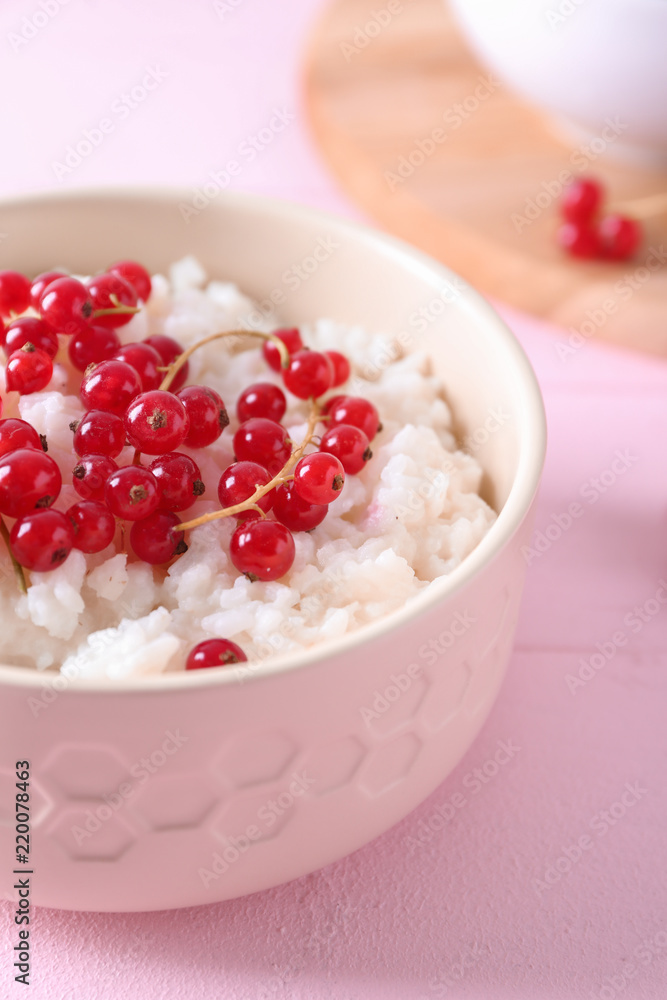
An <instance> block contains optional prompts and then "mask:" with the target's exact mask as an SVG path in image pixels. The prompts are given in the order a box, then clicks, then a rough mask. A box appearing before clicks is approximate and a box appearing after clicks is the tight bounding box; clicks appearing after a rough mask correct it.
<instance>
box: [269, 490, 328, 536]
mask: <svg viewBox="0 0 667 1000" xmlns="http://www.w3.org/2000/svg"><path fill="white" fill-rule="evenodd" d="M275 494H276V498H275V500H274V502H273V513H274V516H275V517H276V519H277V520H278V521H280V523H281V524H284V525H285V527H286V528H289V530H290V531H312V530H313V528H316V527H317V525H318V524H321V523H322V521H323V520H324V518H325V517H326V516H327V514H328V512H329V508H328V506H327V505H326V504H316V503H309V502H308V501H307V500H304V499H303V497H301V496H299V494H298V493H297V491H296V489H295V487H294V484H293V483H284V484H283V485H282V486H279V487H278V488H277V489H276V491H275Z"/></svg>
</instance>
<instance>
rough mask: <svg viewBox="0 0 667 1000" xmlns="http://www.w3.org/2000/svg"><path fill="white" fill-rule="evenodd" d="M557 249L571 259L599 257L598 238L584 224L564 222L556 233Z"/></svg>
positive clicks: (594, 232) (595, 231)
mask: <svg viewBox="0 0 667 1000" xmlns="http://www.w3.org/2000/svg"><path fill="white" fill-rule="evenodd" d="M556 240H557V242H558V245H559V247H560V248H561V249H562V250H565V252H566V253H569V254H571V256H572V257H583V258H591V257H599V256H600V252H601V246H600V237H599V236H598V234H597V230H595V229H592V228H591V227H590V226H589V225H588V223H586V222H565V223H563V225H562V226H561V227H560V229H559V230H558V232H557V233H556Z"/></svg>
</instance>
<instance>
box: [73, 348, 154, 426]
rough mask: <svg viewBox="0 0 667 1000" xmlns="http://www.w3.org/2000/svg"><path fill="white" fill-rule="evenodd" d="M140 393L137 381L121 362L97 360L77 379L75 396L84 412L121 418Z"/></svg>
mask: <svg viewBox="0 0 667 1000" xmlns="http://www.w3.org/2000/svg"><path fill="white" fill-rule="evenodd" d="M140 392H141V379H140V378H139V376H138V375H137V373H136V371H135V370H134V368H133V367H132V366H131V365H128V364H127V363H126V362H125V361H114V360H110V361H101V362H100V364H99V365H95V367H94V368H92V369H91V370H90V371H88V372H86V374H85V375H84V376H83V379H82V380H81V388H80V389H79V395H80V397H81V402H82V403H83V405H84V406H85V407H86V408H87V409H88V410H108V411H109V412H110V413H117V414H118V416H119V417H122V416H124V414H125V411H126V410H127V408H128V406H129V405H130V403H131V402H132V400H133V399H134V398H135V396H138V395H139V393H140Z"/></svg>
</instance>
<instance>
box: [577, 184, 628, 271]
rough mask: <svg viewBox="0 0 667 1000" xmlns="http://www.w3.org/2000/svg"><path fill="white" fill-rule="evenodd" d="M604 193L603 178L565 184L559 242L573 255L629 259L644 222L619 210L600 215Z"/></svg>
mask: <svg viewBox="0 0 667 1000" xmlns="http://www.w3.org/2000/svg"><path fill="white" fill-rule="evenodd" d="M603 195H604V191H603V188H602V185H601V184H600V182H599V181H595V180H592V179H590V180H577V181H573V182H572V183H571V184H569V185H568V187H566V189H565V191H564V192H563V197H562V199H561V203H560V211H561V215H562V216H563V219H564V222H563V224H562V225H561V227H560V228H559V230H558V234H557V239H558V245H559V246H560V247H562V249H563V250H565V251H567V253H569V254H572V256H573V257H588V258H594V257H595V258H599V259H602V260H610V261H614V260H616V261H620V260H628V258H630V257H632V255H633V254H634V252H635V250H636V249H637V247H638V246H639V244H640V243H641V240H642V228H641V225H640V224H639V222H637V221H636V220H635V219H630V218H628V217H627V216H625V215H619V214H617V213H614V214H611V215H607V216H605V217H604V218H602V219H599V218H598V213H599V210H600V207H601V205H602V200H603Z"/></svg>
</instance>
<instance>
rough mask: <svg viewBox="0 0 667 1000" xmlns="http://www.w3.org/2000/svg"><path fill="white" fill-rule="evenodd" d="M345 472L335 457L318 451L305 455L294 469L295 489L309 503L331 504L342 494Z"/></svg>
mask: <svg viewBox="0 0 667 1000" xmlns="http://www.w3.org/2000/svg"><path fill="white" fill-rule="evenodd" d="M344 483H345V470H344V469H343V466H342V464H341V463H340V461H339V460H338V459H337V458H336V456H335V455H330V454H328V453H327V452H324V451H316V452H314V454H312V455H304V457H303V458H300V459H299V461H298V462H297V463H296V466H295V469H294V488H295V490H296V492H297V493H298V494H299V496H300V497H301V498H302V499H303V500H307V501H308V503H311V504H312V503H315V504H329V503H331V502H332V501H333V500H335V499H336V497H337V496H338V495H339V494H340V491H341V490H342V488H343V485H344Z"/></svg>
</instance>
